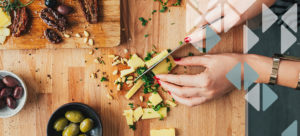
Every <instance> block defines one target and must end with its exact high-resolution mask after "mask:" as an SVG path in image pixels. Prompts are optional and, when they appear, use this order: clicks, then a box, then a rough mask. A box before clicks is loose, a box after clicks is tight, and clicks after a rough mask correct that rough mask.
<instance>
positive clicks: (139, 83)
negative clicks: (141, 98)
mask: <svg viewBox="0 0 300 136" xmlns="http://www.w3.org/2000/svg"><path fill="white" fill-rule="evenodd" d="M143 84H144V82H143V81H142V80H141V79H139V80H138V81H137V82H136V83H135V84H134V86H133V87H132V88H131V89H130V90H129V91H128V92H127V93H126V95H125V97H126V99H130V98H131V97H132V96H133V95H134V94H135V93H136V92H137V91H138V90H139V89H140V88H141V87H142V85H143Z"/></svg>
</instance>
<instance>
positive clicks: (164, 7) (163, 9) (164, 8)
mask: <svg viewBox="0 0 300 136" xmlns="http://www.w3.org/2000/svg"><path fill="white" fill-rule="evenodd" d="M167 9H168V7H167V6H164V5H162V7H161V9H160V10H159V12H166V10H167Z"/></svg>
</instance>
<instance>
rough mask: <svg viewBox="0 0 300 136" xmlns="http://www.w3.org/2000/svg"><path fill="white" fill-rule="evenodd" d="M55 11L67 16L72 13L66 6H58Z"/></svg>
mask: <svg viewBox="0 0 300 136" xmlns="http://www.w3.org/2000/svg"><path fill="white" fill-rule="evenodd" d="M57 11H58V12H59V13H60V14H62V15H68V14H70V13H72V12H73V8H72V7H70V6H67V5H59V6H58V7H57Z"/></svg>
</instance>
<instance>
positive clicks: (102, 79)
mask: <svg viewBox="0 0 300 136" xmlns="http://www.w3.org/2000/svg"><path fill="white" fill-rule="evenodd" d="M100 81H101V82H104V81H108V79H107V78H106V77H102V78H101V80H100Z"/></svg>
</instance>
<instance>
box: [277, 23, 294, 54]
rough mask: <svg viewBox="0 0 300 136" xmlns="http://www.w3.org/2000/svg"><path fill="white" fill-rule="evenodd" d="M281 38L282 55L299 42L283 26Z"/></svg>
mask: <svg viewBox="0 0 300 136" xmlns="http://www.w3.org/2000/svg"><path fill="white" fill-rule="evenodd" d="M280 37H281V38H280V39H281V40H280V41H281V53H282V54H283V53H284V52H286V51H287V50H288V49H289V48H290V47H291V46H292V45H293V44H294V43H295V42H296V41H297V38H296V37H295V36H294V35H293V34H292V33H291V32H290V31H289V30H288V29H287V28H286V27H285V26H284V25H281V36H280Z"/></svg>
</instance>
